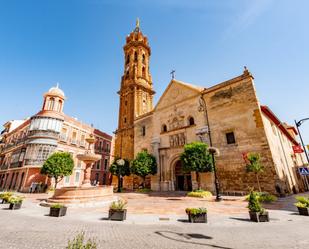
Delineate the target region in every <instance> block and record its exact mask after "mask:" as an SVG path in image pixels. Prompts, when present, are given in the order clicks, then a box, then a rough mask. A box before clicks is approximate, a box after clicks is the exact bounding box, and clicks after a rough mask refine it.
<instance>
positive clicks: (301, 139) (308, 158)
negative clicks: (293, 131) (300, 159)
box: [294, 118, 309, 163]
mask: <svg viewBox="0 0 309 249" xmlns="http://www.w3.org/2000/svg"><path fill="white" fill-rule="evenodd" d="M307 120H309V118H303V119H301V120H299V121H296V120H294V121H295V125H296V128H297V131H298V134H299V138H300V141H301V143H302V146H303V149H304V152H305V155H306V158H307V162H308V163H309V157H308V153H307V150H306V146H305V144H304V141H303V138H302V136H301V134H300V131H299V127H300V126H301V125H302V124H303V123H304V122H305V121H307Z"/></svg>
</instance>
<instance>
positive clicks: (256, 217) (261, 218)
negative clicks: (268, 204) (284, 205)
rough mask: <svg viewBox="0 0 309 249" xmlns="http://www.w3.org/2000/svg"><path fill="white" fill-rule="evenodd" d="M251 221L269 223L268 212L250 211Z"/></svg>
mask: <svg viewBox="0 0 309 249" xmlns="http://www.w3.org/2000/svg"><path fill="white" fill-rule="evenodd" d="M249 215H250V220H251V221H254V222H269V215H268V212H263V213H260V212H251V211H249Z"/></svg>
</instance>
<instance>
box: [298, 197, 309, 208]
mask: <svg viewBox="0 0 309 249" xmlns="http://www.w3.org/2000/svg"><path fill="white" fill-rule="evenodd" d="M295 199H296V200H297V202H296V203H295V204H294V205H295V206H296V207H300V208H309V196H307V197H306V196H297V197H295Z"/></svg>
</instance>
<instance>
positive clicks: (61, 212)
mask: <svg viewBox="0 0 309 249" xmlns="http://www.w3.org/2000/svg"><path fill="white" fill-rule="evenodd" d="M66 213H67V207H61V208H53V207H50V209H49V216H52V217H60V216H65V215H66Z"/></svg>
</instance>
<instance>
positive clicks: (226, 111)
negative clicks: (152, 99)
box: [116, 33, 305, 194]
mask: <svg viewBox="0 0 309 249" xmlns="http://www.w3.org/2000/svg"><path fill="white" fill-rule="evenodd" d="M130 36H132V33H131V34H130ZM122 86H123V84H122ZM132 99H133V98H132ZM135 100H136V99H135ZM122 102H123V101H122V97H121V98H120V105H122ZM136 105H139V102H137V103H131V106H136ZM268 109H269V108H267V107H264V106H261V105H260V103H259V100H258V98H257V95H256V91H255V87H254V78H253V76H252V75H251V73H250V72H249V71H248V70H247V68H245V70H244V72H243V74H241V75H240V76H237V77H235V78H233V79H230V80H228V81H225V82H222V83H219V84H216V85H214V86H212V87H209V88H204V87H197V86H193V85H191V84H187V83H184V82H181V81H178V80H176V79H173V80H172V81H171V82H170V84H169V85H168V87H167V88H166V90H165V92H164V93H163V95H162V96H161V98H160V99H159V101H158V103H157V104H156V106H155V107H154V108H153V109H149V111H148V112H144V113H142V114H141V113H135V112H134V113H135V115H133V116H134V120H133V122H131V123H130V134H131V135H132V129H133V130H134V132H133V135H132V136H133V138H134V139H132V140H131V141H132V142H131V144H130V146H131V147H130V148H128V147H127V146H129V144H126V145H125V146H124V145H123V146H121V145H120V144H119V143H118V144H117V143H116V150H118V151H120V150H123V151H124V150H126V151H130V157H127V158H128V159H132V153H133V155H134V156H136V154H137V153H138V152H140V151H141V150H145V149H146V150H148V151H149V152H151V153H152V154H153V155H155V157H156V158H157V163H158V173H157V174H156V175H154V176H151V177H149V180H150V184H151V188H152V189H153V190H159V191H170V190H191V189H196V188H197V182H196V176H195V174H194V173H193V172H191V174H190V173H189V174H187V173H184V172H183V171H182V167H181V163H180V162H179V156H180V154H181V153H182V152H183V146H184V144H186V143H190V142H194V141H203V142H205V143H207V144H209V145H211V146H214V147H216V148H218V149H219V151H220V155H219V156H217V157H216V166H217V173H218V178H219V182H220V188H221V191H222V192H225V193H228V194H244V193H246V192H247V191H248V189H249V187H255V188H257V183H256V178H255V175H254V174H253V173H248V172H247V171H246V162H245V160H244V155H246V154H247V153H249V152H256V153H259V154H260V155H261V158H262V164H263V166H264V172H262V173H261V174H260V182H261V186H262V190H263V191H268V192H271V193H277V194H284V193H291V192H292V191H294V192H295V191H296V192H297V191H301V190H304V189H305V187H304V184H303V181H302V179H300V177H299V175H298V173H297V167H298V166H301V165H303V164H304V159H303V155H300V154H294V153H293V150H292V146H293V145H298V142H297V141H296V135H297V133H295V132H294V133H293V131H295V129H293V128H292V127H289V126H286V127H284V126H282V125H281V122H280V120H279V119H278V118H277V117H275V115H274V114H273V116H272V115H270V112H271V111H270V112H267V110H268ZM131 111H132V110H131ZM134 111H135V109H134ZM273 117H275V119H276V120H277V121H278V122H279V123H278V122H277V121H275V122H274V121H273V120H274V118H273ZM121 119H123V113H122V112H121V111H120V112H119V120H121ZM119 122H120V121H119ZM280 125H281V126H280ZM272 126H275V127H276V128H275V129H277V130H278V135H277V136H275V135H274V134H273V131H271V130H272V128H271V127H272ZM209 131H210V132H209ZM280 139H281V140H283V141H284V144H282V142H281V141H280ZM118 155H119V154H118ZM130 179H131V180H130V181H125V184H124V187H126V188H129V189H133V188H134V187H137V186H138V184H134V183H135V182H134V181H133V180H132V177H131V178H130ZM201 187H202V188H204V189H207V190H210V191H214V176H213V173H203V174H201Z"/></svg>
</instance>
